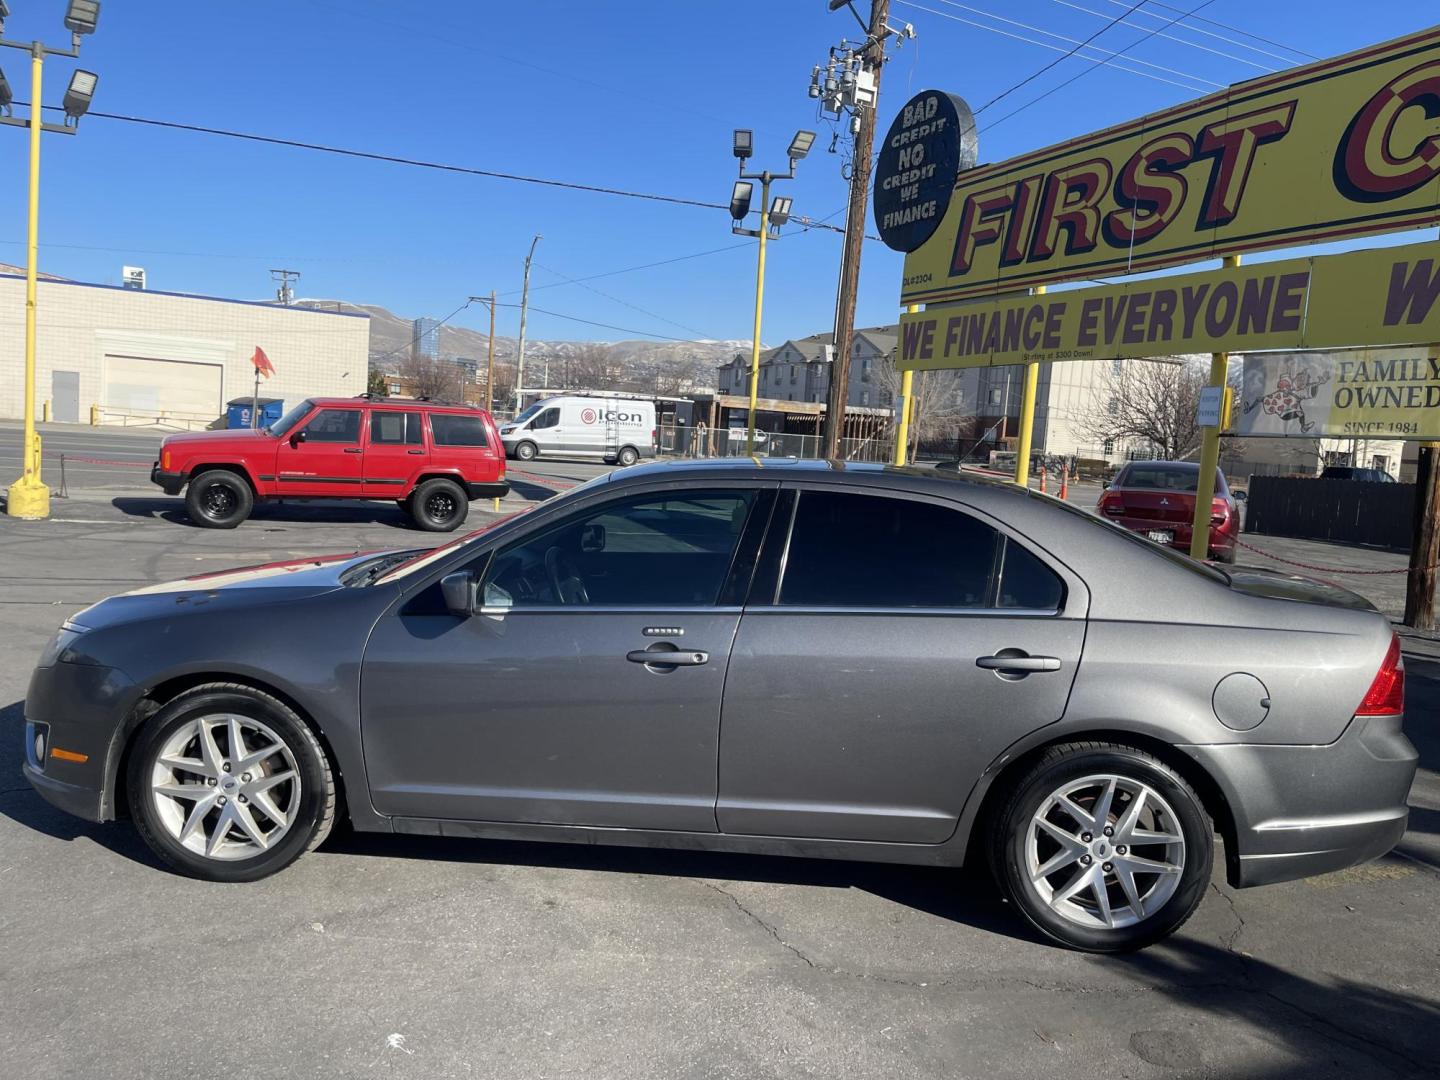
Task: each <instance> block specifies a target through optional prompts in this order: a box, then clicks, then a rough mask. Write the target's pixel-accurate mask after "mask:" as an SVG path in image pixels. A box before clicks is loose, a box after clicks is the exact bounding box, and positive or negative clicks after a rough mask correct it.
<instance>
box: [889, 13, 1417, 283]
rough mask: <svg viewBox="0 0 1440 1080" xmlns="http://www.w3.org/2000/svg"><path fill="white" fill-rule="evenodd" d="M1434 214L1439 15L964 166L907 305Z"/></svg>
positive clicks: (1393, 227) (1358, 232)
mask: <svg viewBox="0 0 1440 1080" xmlns="http://www.w3.org/2000/svg"><path fill="white" fill-rule="evenodd" d="M1437 222H1440V27H1434V28H1431V29H1429V30H1425V31H1422V32H1420V33H1417V34H1412V35H1410V36H1408V37H1404V38H1399V39H1397V40H1395V41H1391V42H1386V43H1385V44H1383V45H1376V46H1372V47H1370V48H1366V49H1360V50H1357V51H1356V52H1352V53H1349V54H1347V55H1344V56H1339V57H1335V58H1333V59H1329V60H1323V61H1320V62H1319V63H1315V64H1310V65H1308V66H1306V67H1300V68H1293V69H1291V70H1289V71H1285V72H1281V73H1279V74H1276V75H1270V76H1264V77H1262V78H1259V79H1252V80H1250V81H1248V82H1243V83H1238V84H1236V85H1235V86H1233V87H1231V88H1229V89H1228V90H1223V91H1220V92H1218V93H1215V94H1211V95H1209V96H1208V97H1204V98H1200V99H1198V100H1196V101H1192V102H1189V103H1187V104H1185V105H1180V106H1177V107H1175V108H1173V109H1168V110H1165V111H1162V112H1158V113H1154V114H1152V115H1150V116H1146V117H1142V118H1141V119H1139V120H1134V121H1131V122H1130V123H1126V124H1120V125H1118V126H1116V127H1112V128H1108V129H1106V130H1105V131H1101V132H1097V133H1095V134H1093V135H1087V136H1084V137H1082V138H1079V139H1075V140H1072V141H1070V142H1066V143H1061V144H1059V145H1057V146H1052V147H1049V148H1047V149H1044V150H1039V151H1036V152H1034V153H1030V154H1024V155H1021V156H1020V157H1016V158H1012V159H1011V160H1009V161H1005V162H1000V163H998V164H995V165H983V166H980V167H979V168H976V169H971V170H969V171H967V172H962V173H961V174H960V176H959V178H958V180H957V182H956V185H955V188H954V191H953V193H952V195H951V197H950V199H949V200H948V205H947V207H946V209H945V213H944V217H943V219H942V221H941V222H940V224H939V226H938V228H936V229H935V231H934V234H933V235H932V236H930V238H929V239H928V240H927V241H926V242H925V243H924V245H923V246H921V247H920V248H918V249H917V250H914V251H912V252H911V253H910V254H909V255H908V256H906V259H905V277H904V283H903V287H902V290H901V303H902V304H922V303H923V304H933V303H936V302H939V301H946V300H960V299H967V298H975V297H982V296H983V297H993V296H997V295H1000V294H1002V293H1007V292H1009V293H1013V292H1016V291H1021V290H1024V289H1027V288H1029V287H1032V286H1035V285H1054V284H1056V283H1058V282H1064V281H1076V280H1084V279H1088V278H1094V277H1104V276H1106V275H1113V274H1123V273H1138V272H1140V271H1145V270H1155V269H1159V268H1162V267H1167V266H1177V265H1180V264H1183V263H1187V262H1195V261H1199V260H1203V259H1208V258H1215V257H1219V256H1221V255H1233V254H1238V253H1241V252H1247V251H1259V250H1263V249H1269V248H1280V247H1292V246H1296V245H1301V244H1307V243H1315V242H1320V241H1329V240H1336V239H1341V238H1344V237H1354V236H1367V235H1374V234H1377V233H1383V232H1393V231H1399V230H1403V229H1411V228H1419V227H1423V226H1426V225H1433V224H1436V223H1437Z"/></svg>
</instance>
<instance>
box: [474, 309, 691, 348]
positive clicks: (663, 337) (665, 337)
mask: <svg viewBox="0 0 1440 1080" xmlns="http://www.w3.org/2000/svg"><path fill="white" fill-rule="evenodd" d="M519 306H520V305H519V304H501V305H500V307H508V308H518V307H519ZM530 310H531V311H538V312H540V314H542V315H550V316H553V317H554V318H557V319H568V320H569V321H570V322H577V323H584V324H585V325H587V326H599V327H603V328H604V329H606V330H619V331H620V332H621V333H622V334H639V335H640V336H641V337H652V338H659V339H660V340H662V341H683V342H687V343H688V342H689V341H690V340H691V339H690V338H678V337H671V336H670V335H669V334H652V333H650V332H649V331H648V330H635V329H633V328H631V327H628V326H615V325H613V324H611V323H603V322H596V321H595V320H593V319H582V318H580V316H578V315H566V314H565V313H564V312H560V311H547V310H546V309H545V308H538V307H536V306H535V305H534V304H531V305H530Z"/></svg>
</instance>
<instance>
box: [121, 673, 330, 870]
mask: <svg viewBox="0 0 1440 1080" xmlns="http://www.w3.org/2000/svg"><path fill="white" fill-rule="evenodd" d="M126 780H127V784H128V789H129V797H130V812H131V816H132V817H133V818H134V820H135V824H136V827H137V828H138V829H139V831H140V835H141V837H142V838H143V839H144V840H145V842H146V843H147V844H148V845H149V846H150V849H151V850H152V851H154V852H155V854H157V855H159V856H160V858H161V859H163V860H164V861H165V862H167V863H168V864H170V865H171V866H173V867H174V868H175V869H177V870H179V871H180V872H181V873H184V874H189V875H191V876H192V877H199V878H205V879H207V880H209V881H255V880H257V879H259V878H262V877H266V876H268V875H270V874H273V873H276V872H277V871H279V870H282V869H284V868H285V867H286V866H289V865H290V864H291V863H292V862H294V861H295V860H296V859H298V858H299V857H300V856H301V855H302V854H304V853H305V852H306V851H309V850H311V849H312V848H315V847H317V846H319V844H320V843H321V842H322V841H323V840H324V839H325V837H326V835H328V834H329V832H330V828H331V825H332V824H333V823H334V819H335V782H334V778H333V776H332V774H331V770H330V764H329V762H328V761H327V760H326V757H325V752H324V751H323V750H322V749H321V747H320V744H319V743H318V742H317V741H316V739H315V736H314V734H313V733H312V732H311V731H310V729H309V728H308V727H306V725H305V723H304V721H302V720H301V719H300V718H299V717H298V716H296V715H295V713H294V712H293V711H292V710H291V709H289V708H287V707H286V706H285V705H284V704H283V703H282V702H280V701H278V700H276V699H275V698H273V697H271V696H270V695H268V694H264V693H261V692H260V691H258V690H254V689H251V688H250V687H247V686H239V685H234V684H228V683H215V684H208V685H204V686H199V687H196V688H195V689H194V690H190V691H187V692H186V693H184V694H182V695H181V696H179V697H177V698H175V699H174V700H173V701H171V702H169V703H168V704H167V705H165V706H164V707H163V708H162V709H161V710H160V711H159V712H157V713H156V714H155V716H154V717H153V718H151V720H150V721H149V722H148V723H147V725H146V726H145V728H144V729H143V730H142V732H141V734H140V736H139V742H138V743H137V744H136V746H135V749H134V752H133V753H132V754H131V756H130V769H129V773H128V775H127V777H126Z"/></svg>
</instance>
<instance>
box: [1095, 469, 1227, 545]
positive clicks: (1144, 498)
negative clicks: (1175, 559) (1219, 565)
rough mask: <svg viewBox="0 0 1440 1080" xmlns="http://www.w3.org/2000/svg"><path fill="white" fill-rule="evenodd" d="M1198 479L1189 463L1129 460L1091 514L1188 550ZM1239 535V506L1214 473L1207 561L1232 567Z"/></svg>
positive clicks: (1223, 479)
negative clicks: (1213, 494)
mask: <svg viewBox="0 0 1440 1080" xmlns="http://www.w3.org/2000/svg"><path fill="white" fill-rule="evenodd" d="M1199 479H1200V466H1199V465H1197V464H1196V463H1195V462H1193V461H1132V462H1130V463H1129V464H1128V465H1126V466H1125V467H1124V468H1122V469H1121V470H1120V472H1119V473H1118V474H1117V475H1116V477H1115V480H1114V482H1113V483H1112V484H1111V485H1110V487H1109V488H1108V489H1107V490H1106V492H1105V493H1104V494H1103V495H1101V496H1100V502H1099V503H1098V504H1097V505H1096V510H1098V511H1099V512H1100V513H1101V514H1103V515H1104V516H1105V517H1107V518H1109V519H1110V520H1111V521H1114V522H1118V523H1119V524H1121V525H1124V526H1125V528H1127V529H1129V530H1130V531H1131V532H1137V533H1139V534H1140V535H1142V536H1144V537H1147V538H1148V539H1151V540H1154V541H1155V542H1156V543H1157V544H1168V545H1169V546H1170V547H1173V548H1179V549H1180V550H1181V551H1187V552H1188V551H1189V550H1190V534H1191V529H1190V525H1191V522H1193V521H1194V519H1195V488H1196V487H1197V485H1198V482H1199ZM1239 533H1240V513H1239V508H1238V507H1237V506H1236V504H1235V498H1234V496H1232V495H1231V494H1230V488H1229V487H1228V486H1227V485H1226V483H1225V477H1224V475H1223V474H1222V473H1221V472H1220V470H1219V469H1216V470H1215V497H1214V499H1213V500H1212V501H1211V503H1210V549H1209V552H1208V557H1209V558H1211V559H1213V560H1215V561H1216V562H1225V563H1233V562H1234V561H1235V539H1236V537H1237V536H1238V535H1239Z"/></svg>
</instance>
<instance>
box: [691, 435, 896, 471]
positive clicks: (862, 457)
mask: <svg viewBox="0 0 1440 1080" xmlns="http://www.w3.org/2000/svg"><path fill="white" fill-rule="evenodd" d="M746 444H747V439H746V432H745V430H744V429H743V428H717V429H715V430H713V431H707V430H706V429H705V428H704V427H697V428H696V429H695V430H694V431H693V432H691V433H690V438H689V440H688V447H687V448H686V449H684V450H681V449H680V448H679V447H676V449H675V450H674V451H673V452H675V453H683V454H684V456H686V457H749V456H751V454H749V453H747V450H746ZM824 452H825V450H824V438H823V437H822V436H820V435H791V434H788V433H785V432H774V431H757V432H756V433H755V448H754V451H753V456H754V457H762V458H765V457H775V458H780V457H784V458H808V459H812V460H813V459H818V458H820V457H822V456H823V455H824ZM893 456H894V443H893V435H892V434H891V433H890V432H889V431H888V430H887V431H884V432H881V433H878V434H877V435H875V436H872V437H870V438H864V439H853V438H852V439H841V440H840V452H839V457H840V458H841V459H842V460H844V461H879V462H888V461H890V460H891V459H892V457H893Z"/></svg>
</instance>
